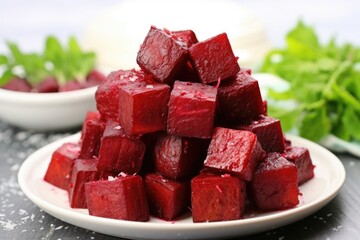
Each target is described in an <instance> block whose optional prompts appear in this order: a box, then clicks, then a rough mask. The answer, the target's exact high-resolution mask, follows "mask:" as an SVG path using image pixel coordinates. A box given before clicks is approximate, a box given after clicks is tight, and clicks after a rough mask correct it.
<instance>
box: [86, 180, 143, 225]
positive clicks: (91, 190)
mask: <svg viewBox="0 0 360 240" xmlns="http://www.w3.org/2000/svg"><path fill="white" fill-rule="evenodd" d="M85 193H86V201H87V206H88V209H89V214H90V215H93V216H98V217H106V218H115V219H122V220H130V221H148V220H149V209H148V205H147V201H146V195H145V190H144V185H143V181H142V179H141V177H140V176H132V175H128V176H118V177H116V178H109V180H100V181H92V182H87V183H86V184H85Z"/></svg>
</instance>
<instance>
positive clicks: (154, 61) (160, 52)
mask: <svg viewBox="0 0 360 240" xmlns="http://www.w3.org/2000/svg"><path fill="white" fill-rule="evenodd" d="M186 48H187V46H186V44H185V43H183V42H182V41H180V40H179V39H175V38H173V37H172V36H171V33H170V32H169V31H166V30H161V29H157V28H156V27H154V26H152V27H151V28H150V30H149V32H148V34H147V36H146V38H145V40H144V42H143V43H142V45H141V47H140V50H139V52H138V54H137V58H136V61H137V63H138V64H139V66H140V67H141V68H142V69H143V70H144V71H146V72H148V73H150V74H152V75H153V76H154V77H155V78H156V79H157V80H158V81H159V82H163V83H171V82H173V80H174V77H175V75H176V73H177V72H178V71H179V69H180V68H181V67H182V66H183V65H184V64H185V62H186V60H187V54H188V50H187V49H186Z"/></svg>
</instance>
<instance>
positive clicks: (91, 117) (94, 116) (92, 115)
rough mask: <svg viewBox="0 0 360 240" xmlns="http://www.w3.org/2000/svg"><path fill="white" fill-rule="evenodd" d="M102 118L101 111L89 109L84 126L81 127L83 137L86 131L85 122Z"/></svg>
mask: <svg viewBox="0 0 360 240" xmlns="http://www.w3.org/2000/svg"><path fill="white" fill-rule="evenodd" d="M100 119H101V115H100V113H99V112H95V111H94V112H93V111H88V112H87V113H86V116H85V119H84V122H83V126H82V129H81V139H82V138H83V133H84V132H85V123H86V122H87V121H90V120H100Z"/></svg>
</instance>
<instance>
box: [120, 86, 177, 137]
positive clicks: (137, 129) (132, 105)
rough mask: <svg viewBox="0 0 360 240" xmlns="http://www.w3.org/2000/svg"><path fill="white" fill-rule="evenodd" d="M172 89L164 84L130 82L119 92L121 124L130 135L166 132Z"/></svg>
mask: <svg viewBox="0 0 360 240" xmlns="http://www.w3.org/2000/svg"><path fill="white" fill-rule="evenodd" d="M169 96H170V87H169V86H168V85H167V84H162V83H156V82H153V83H148V82H145V80H144V79H143V80H142V81H141V80H139V81H136V82H130V83H128V84H126V85H123V86H121V87H120V90H119V103H120V105H119V120H120V121H119V122H120V125H121V126H122V127H123V128H124V129H125V131H126V132H127V133H129V134H130V135H137V134H144V133H150V132H155V131H159V130H166V119H167V110H168V107H167V104H168V102H169Z"/></svg>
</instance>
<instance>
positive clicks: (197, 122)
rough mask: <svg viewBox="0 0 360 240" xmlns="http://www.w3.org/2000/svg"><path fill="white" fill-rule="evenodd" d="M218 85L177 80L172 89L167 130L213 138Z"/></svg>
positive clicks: (177, 133)
mask: <svg viewBox="0 0 360 240" xmlns="http://www.w3.org/2000/svg"><path fill="white" fill-rule="evenodd" d="M216 94H217V89H216V87H213V86H209V85H205V84H201V83H190V82H180V81H176V82H175V84H174V88H173V90H172V91H171V95H170V102H169V113H168V126H167V132H168V133H169V134H174V135H178V136H183V137H195V138H211V135H212V131H213V126H214V116H215V108H216Z"/></svg>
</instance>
